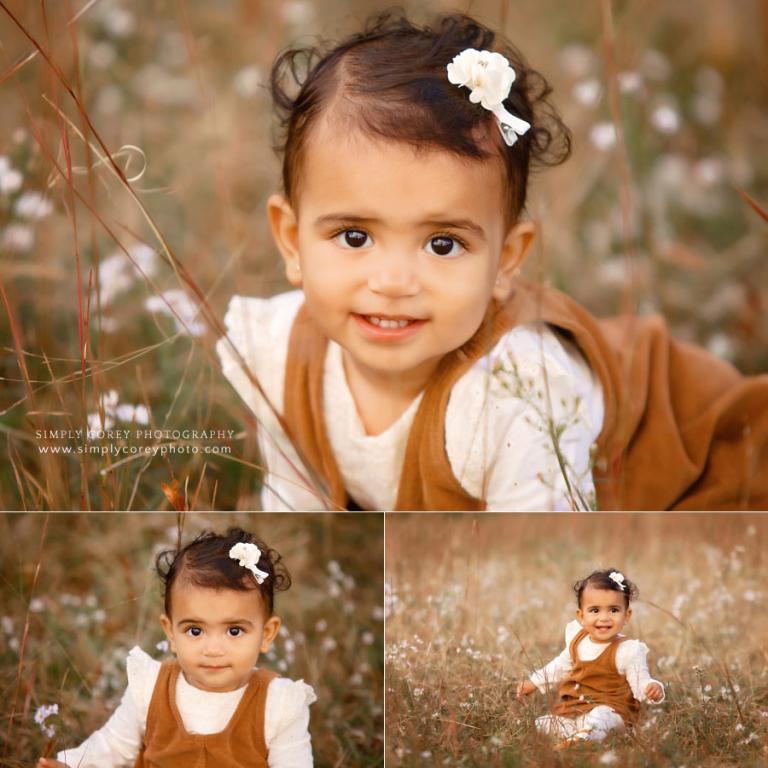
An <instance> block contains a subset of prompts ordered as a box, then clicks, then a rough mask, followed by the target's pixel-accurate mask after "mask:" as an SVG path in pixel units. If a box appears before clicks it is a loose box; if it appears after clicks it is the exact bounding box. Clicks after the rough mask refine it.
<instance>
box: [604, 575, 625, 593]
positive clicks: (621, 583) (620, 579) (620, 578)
mask: <svg viewBox="0 0 768 768" xmlns="http://www.w3.org/2000/svg"><path fill="white" fill-rule="evenodd" d="M608 578H609V579H613V580H614V581H615V582H616V583H617V584H618V585H619V589H621V590H622V591H623V590H625V589H626V588H627V585H626V584H625V583H624V574H623V573H619V572H618V571H611V572H610V573H609V574H608Z"/></svg>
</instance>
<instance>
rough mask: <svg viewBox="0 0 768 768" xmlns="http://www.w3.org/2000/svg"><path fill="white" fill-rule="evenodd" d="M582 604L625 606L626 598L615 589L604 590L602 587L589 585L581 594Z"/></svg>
mask: <svg viewBox="0 0 768 768" xmlns="http://www.w3.org/2000/svg"><path fill="white" fill-rule="evenodd" d="M581 602H582V604H583V605H587V604H593V605H597V604H603V605H604V604H609V605H614V604H615V605H623V604H624V596H623V594H622V593H621V592H619V591H617V590H615V589H604V588H602V587H595V586H592V585H591V584H587V586H586V587H584V591H583V592H582V593H581Z"/></svg>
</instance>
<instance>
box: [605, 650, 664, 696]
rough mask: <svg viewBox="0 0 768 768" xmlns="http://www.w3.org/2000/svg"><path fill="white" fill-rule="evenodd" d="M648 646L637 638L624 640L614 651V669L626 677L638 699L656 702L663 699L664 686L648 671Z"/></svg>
mask: <svg viewBox="0 0 768 768" xmlns="http://www.w3.org/2000/svg"><path fill="white" fill-rule="evenodd" d="M647 656H648V646H647V645H646V644H645V643H641V642H640V641H639V640H626V641H625V642H623V643H622V644H621V645H620V646H619V648H618V650H617V652H616V669H617V670H618V672H619V674H622V675H624V677H626V678H627V682H628V683H629V687H630V688H631V689H632V693H633V694H634V697H635V698H636V699H637V700H638V701H648V702H650V703H652V704H658V703H659V702H662V701H664V697H665V695H664V686H663V685H662V684H661V683H660V682H659V681H658V680H654V679H653V678H652V677H651V674H650V672H649V671H648V661H647V658H646V657H647Z"/></svg>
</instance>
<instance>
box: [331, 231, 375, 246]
mask: <svg viewBox="0 0 768 768" xmlns="http://www.w3.org/2000/svg"><path fill="white" fill-rule="evenodd" d="M334 240H336V242H337V243H338V244H339V245H340V246H342V248H363V247H364V246H366V245H370V242H369V241H370V238H369V236H368V233H367V232H363V230H362V229H345V230H344V231H343V232H339V234H338V235H336V236H335V237H334Z"/></svg>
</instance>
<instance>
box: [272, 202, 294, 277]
mask: <svg viewBox="0 0 768 768" xmlns="http://www.w3.org/2000/svg"><path fill="white" fill-rule="evenodd" d="M267 217H268V219H269V226H270V229H271V230H272V237H273V238H274V240H275V244H276V245H277V247H278V250H279V251H280V255H281V256H282V257H283V261H284V262H285V276H286V277H287V278H288V282H289V283H290V284H291V285H295V286H296V287H298V286H300V285H301V263H300V261H299V221H298V218H297V217H296V213H295V212H294V210H293V208H292V207H291V204H290V203H289V202H288V200H287V199H286V198H285V197H283V196H282V195H270V197H269V200H267Z"/></svg>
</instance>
